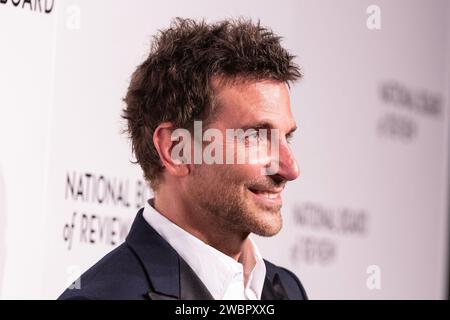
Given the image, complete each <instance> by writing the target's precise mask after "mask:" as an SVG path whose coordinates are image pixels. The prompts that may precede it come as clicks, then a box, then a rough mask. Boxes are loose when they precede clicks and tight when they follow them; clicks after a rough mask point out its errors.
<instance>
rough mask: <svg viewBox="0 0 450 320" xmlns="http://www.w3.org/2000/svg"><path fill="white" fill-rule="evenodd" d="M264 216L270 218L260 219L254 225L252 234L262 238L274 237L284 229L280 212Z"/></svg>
mask: <svg viewBox="0 0 450 320" xmlns="http://www.w3.org/2000/svg"><path fill="white" fill-rule="evenodd" d="M264 214H265V215H268V216H265V217H263V218H262V219H258V221H255V222H254V223H253V225H252V227H253V228H252V229H253V230H252V233H254V234H256V235H258V236H262V237H272V236H274V235H276V234H277V233H278V232H280V230H281V228H282V227H283V220H282V218H281V213H280V211H278V212H277V213H274V212H270V213H264Z"/></svg>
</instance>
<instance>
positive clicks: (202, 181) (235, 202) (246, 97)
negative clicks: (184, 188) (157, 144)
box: [188, 81, 299, 236]
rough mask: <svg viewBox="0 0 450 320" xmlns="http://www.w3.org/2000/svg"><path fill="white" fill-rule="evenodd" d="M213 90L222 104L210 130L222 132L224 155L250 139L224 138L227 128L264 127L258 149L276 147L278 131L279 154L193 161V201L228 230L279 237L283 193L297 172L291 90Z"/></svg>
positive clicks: (269, 86)
mask: <svg viewBox="0 0 450 320" xmlns="http://www.w3.org/2000/svg"><path fill="white" fill-rule="evenodd" d="M214 88H215V90H214V93H215V98H216V103H217V105H218V108H217V110H216V112H217V113H216V115H215V117H214V121H213V122H212V123H210V124H209V125H208V128H214V129H218V130H220V131H221V132H222V136H223V137H224V139H223V143H222V142H221V148H222V151H223V155H224V157H225V154H226V153H227V152H234V153H236V152H239V151H238V149H239V148H238V147H239V144H243V145H241V146H243V147H244V148H246V145H247V144H246V143H247V142H248V141H246V139H247V137H244V139H233V140H230V139H226V137H227V134H226V130H227V129H243V130H244V131H245V130H248V129H255V130H256V131H258V130H259V129H261V128H262V129H266V132H267V139H265V140H264V141H261V144H260V147H259V148H261V146H265V145H268V150H270V149H271V148H274V147H275V144H274V143H273V138H272V139H271V132H274V131H273V130H271V129H277V130H276V131H278V138H277V140H276V141H277V143H278V154H276V153H273V155H272V152H269V153H268V157H265V158H261V159H258V161H256V162H252V163H248V161H246V162H245V163H244V164H236V163H233V164H217V163H215V164H205V163H202V164H199V165H194V166H193V167H192V174H191V175H190V176H189V178H188V189H189V190H190V192H189V197H190V198H191V199H190V200H191V201H192V203H195V205H196V206H197V208H198V209H199V210H201V211H203V212H205V213H207V214H208V215H213V216H214V219H213V221H214V223H217V224H218V225H217V226H218V227H219V228H220V229H223V230H224V231H226V232H230V231H234V232H238V233H241V234H247V233H251V232H252V233H255V234H258V235H261V236H272V235H275V234H276V233H278V231H279V230H280V229H281V227H282V218H281V212H280V209H281V205H282V201H281V191H282V190H283V188H284V186H285V184H286V182H287V181H289V180H293V179H296V178H297V177H298V175H299V169H298V167H297V164H296V162H295V159H294V156H293V154H292V153H291V150H290V147H289V146H288V139H289V137H290V136H291V135H292V132H293V130H295V128H296V124H295V121H294V119H293V117H292V113H291V107H290V99H289V92H288V88H287V86H286V84H285V83H282V82H276V81H259V82H251V83H245V84H234V85H218V84H217V85H215V87H214ZM204 129H205V128H204ZM247 132H249V131H247ZM252 137H253V138H254V137H255V136H254V135H253V136H252ZM258 139H259V138H258ZM240 150H241V151H242V149H240ZM235 159H236V158H235ZM274 161H278V163H277V164H278V166H277V168H278V170H277V172H276V173H274V174H271V175H264V173H263V172H264V170H263V169H264V167H268V166H270V163H272V164H273V162H274Z"/></svg>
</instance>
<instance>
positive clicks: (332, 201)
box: [0, 0, 450, 299]
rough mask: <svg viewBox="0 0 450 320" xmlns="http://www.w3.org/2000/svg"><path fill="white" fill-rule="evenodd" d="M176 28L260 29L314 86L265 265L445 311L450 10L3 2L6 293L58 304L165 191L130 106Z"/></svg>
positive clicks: (356, 3)
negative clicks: (435, 303) (138, 149)
mask: <svg viewBox="0 0 450 320" xmlns="http://www.w3.org/2000/svg"><path fill="white" fill-rule="evenodd" d="M177 16H181V17H191V18H205V19H207V20H208V21H217V20H220V19H224V18H229V17H238V16H244V17H250V18H253V19H260V20H261V23H262V24H263V25H267V26H270V27H271V28H272V29H273V30H274V31H275V32H276V33H278V34H280V35H282V36H283V39H284V40H283V44H284V45H285V46H286V47H287V48H289V49H290V51H291V52H292V53H293V54H295V55H297V57H298V59H297V63H298V64H299V65H301V67H302V70H303V73H304V74H305V77H304V79H303V80H302V81H301V82H300V83H298V84H296V85H294V87H293V88H292V89H291V92H292V106H293V113H294V116H295V118H296V121H297V123H298V125H299V130H298V131H299V132H298V134H297V136H296V138H295V139H294V141H293V143H292V145H293V149H294V152H295V155H296V158H297V161H298V163H299V166H300V170H301V174H300V177H299V179H297V180H296V181H294V182H291V183H289V184H288V185H287V188H286V189H285V192H284V204H283V209H282V213H283V218H284V228H283V230H282V231H281V232H280V234H278V235H277V236H275V237H273V238H260V237H255V240H256V241H257V243H258V244H259V246H260V248H261V251H262V253H263V255H264V256H265V257H266V258H267V259H269V260H271V261H273V262H275V263H277V264H280V265H282V266H285V267H287V268H290V269H291V270H292V271H294V272H295V273H296V274H297V275H298V276H299V277H300V279H301V280H302V282H303V284H304V286H305V288H306V289H307V292H308V294H309V296H310V298H312V299H333V298H336V299H348V298H353V299H400V298H405V299H417V298H426V299H440V298H446V296H447V284H448V266H447V260H448V246H447V244H448V226H449V221H448V214H449V202H448V195H449V193H450V190H449V162H450V161H449V149H450V148H449V147H450V141H449V136H450V134H449V127H450V118H449V94H450V58H449V57H450V3H449V2H448V1H445V0H442V1H439V0H435V1H426V2H425V1H421V0H414V1H409V0H408V1H406V0H403V1H395V2H394V1H365V0H363V1H361V0H352V1H350V0H343V1H331V0H330V1H323V0H321V1H298V0H282V1H277V2H273V1H260V0H259V1H256V0H251V1H238V0H236V1H235V0H232V1H227V2H211V1H206V0H201V1H200V0H195V1H174V0H166V1H148V0H133V1H126V2H125V1H119V0H95V1H88V0H40V1H39V0H29V1H24V0H14V1H13V0H0V297H1V298H3V299H16V298H20V299H36V298H37V299H40V298H43V299H54V298H56V297H57V296H58V295H59V294H60V293H61V292H62V291H63V290H64V288H65V287H67V286H68V285H70V284H71V283H72V282H73V281H74V280H75V279H76V278H77V277H78V276H79V274H81V273H82V272H83V271H85V270H86V269H87V268H89V267H90V266H91V265H92V264H93V263H95V262H96V261H97V260H98V259H99V258H101V257H102V256H103V255H104V254H106V253H107V252H109V251H110V250H112V249H113V248H114V247H115V246H117V245H118V244H120V243H121V242H123V240H124V238H125V237H126V235H127V232H128V230H129V227H130V224H131V222H132V221H133V218H134V216H135V214H136V212H137V210H138V209H139V208H141V207H142V206H143V203H144V202H145V200H146V199H148V198H149V197H150V196H151V193H150V191H149V190H148V188H147V187H146V184H145V182H144V180H143V177H142V173H141V171H140V168H139V167H138V166H136V165H133V164H132V161H133V155H132V154H131V150H130V145H129V142H128V141H127V137H126V136H125V135H124V134H122V133H121V132H122V130H123V129H124V126H125V123H124V122H123V121H122V120H121V118H120V113H121V109H122V108H123V107H124V104H123V102H122V98H123V97H124V95H125V93H126V89H127V86H128V84H129V80H130V76H131V73H132V72H133V71H134V69H135V67H136V66H137V65H138V64H139V63H140V62H141V61H142V60H143V59H144V58H145V57H146V55H147V54H148V50H149V48H150V43H151V37H152V36H153V35H154V34H155V33H156V32H157V30H158V29H162V28H166V27H167V26H168V25H169V24H170V22H171V20H172V19H173V18H174V17H177ZM77 285H82V284H77V283H76V282H75V283H74V284H73V287H74V289H76V287H77Z"/></svg>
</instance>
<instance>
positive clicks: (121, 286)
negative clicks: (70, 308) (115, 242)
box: [58, 242, 149, 300]
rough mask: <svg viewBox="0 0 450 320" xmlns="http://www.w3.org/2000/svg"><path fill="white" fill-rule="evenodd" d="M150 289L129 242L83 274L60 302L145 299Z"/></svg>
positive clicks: (66, 291) (60, 298) (63, 295)
mask: <svg viewBox="0 0 450 320" xmlns="http://www.w3.org/2000/svg"><path fill="white" fill-rule="evenodd" d="M148 288H149V283H148V279H147V275H146V273H145V271H144V269H143V267H142V265H141V263H140V260H139V259H138V258H137V257H136V255H135V253H134V252H133V250H131V248H130V247H129V246H128V244H127V243H126V242H125V243H123V244H121V245H120V246H118V247H117V248H115V249H114V250H112V251H111V252H109V253H108V254H107V255H105V256H104V257H103V258H102V259H100V260H99V261H98V262H97V263H96V264H95V265H93V266H92V267H91V268H90V269H88V270H87V271H86V272H85V273H83V274H82V275H81V277H80V278H78V280H77V281H76V282H75V285H74V286H73V288H67V289H66V290H65V291H64V292H63V293H62V294H61V296H59V298H58V300H115V299H120V300H126V299H144V297H145V294H146V293H147V291H148Z"/></svg>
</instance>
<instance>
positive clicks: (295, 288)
mask: <svg viewBox="0 0 450 320" xmlns="http://www.w3.org/2000/svg"><path fill="white" fill-rule="evenodd" d="M264 262H265V264H266V272H267V275H268V276H269V277H270V278H273V276H274V275H275V274H276V273H277V274H278V276H279V277H280V280H281V282H282V283H283V286H284V287H285V289H286V291H287V292H288V295H289V297H291V299H292V300H308V295H307V294H306V290H305V288H304V287H303V284H302V282H301V281H300V279H299V278H298V277H297V276H296V275H295V273H293V272H292V271H290V270H288V269H286V268H284V267H280V266H277V265H275V264H274V263H272V262H270V261H267V260H265V259H264Z"/></svg>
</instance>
